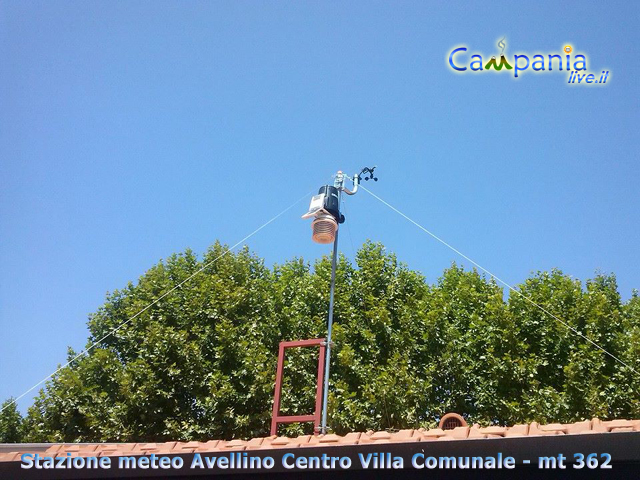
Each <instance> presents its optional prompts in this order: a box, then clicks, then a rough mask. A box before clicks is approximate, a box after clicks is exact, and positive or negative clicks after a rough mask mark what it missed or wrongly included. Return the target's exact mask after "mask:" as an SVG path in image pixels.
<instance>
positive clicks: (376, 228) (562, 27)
mask: <svg viewBox="0 0 640 480" xmlns="http://www.w3.org/2000/svg"><path fill="white" fill-rule="evenodd" d="M486 3H487V2H474V3H473V4H471V2H469V3H467V2H455V1H448V2H440V1H438V2H426V1H417V2H408V1H404V2H395V1H394V2H379V1H374V2H371V1H366V2H365V1H360V2H348V1H335V2H320V1H313V2H310V1H295V2H294V1H289V2H285V1H277V2H272V1H269V2H266V1H264V2H262V1H251V2H248V1H227V2H193V1H192V2H184V1H181V2H166V1H165V2H159V1H153V2H151V1H149V2H130V1H126V2H124V1H122V2H113V1H109V2H107V1H102V2H98V1H93V2H64V1H55V2H49V1H42V2H32V1H10V2H8V1H5V0H2V1H0V401H2V400H3V399H6V398H7V397H9V396H18V395H19V394H21V393H22V392H23V391H25V390H26V389H27V388H29V387H30V386H32V385H33V384H34V383H35V382H37V381H39V380H41V379H42V378H43V377H44V376H46V375H47V374H49V373H51V372H52V371H53V370H54V369H55V368H56V365H58V364H60V363H63V362H64V361H65V359H66V351H67V346H72V347H74V348H75V349H77V350H80V349H82V347H83V346H84V345H85V341H86V338H87V329H86V321H87V315H88V314H89V313H91V312H93V311H95V310H96V309H97V308H98V307H99V306H100V305H101V304H102V302H103V301H104V298H105V293H106V292H107V291H113V290H114V289H117V288H121V287H123V286H125V285H126V283H127V282H128V281H136V279H137V278H139V276H140V275H141V274H143V272H144V271H145V270H146V269H148V268H149V267H151V266H152V265H153V264H154V263H156V262H157V261H159V260H160V259H162V258H166V257H167V256H169V255H170V254H171V253H174V252H179V251H183V250H184V249H186V248H192V249H193V250H195V251H196V252H198V253H202V252H203V251H204V250H205V249H206V248H207V246H209V245H210V244H212V243H213V242H214V241H215V240H216V239H220V240H221V241H223V242H226V243H228V244H233V243H235V242H236V241H238V240H239V239H241V238H242V237H244V236H245V235H246V234H248V233H249V232H251V231H252V230H254V229H255V228H256V227H258V226H259V225H261V224H262V223H263V222H265V221H266V220H268V219H269V218H271V217H272V216H273V215H275V214H276V213H278V212H280V211H281V210H282V209H284V208H285V207H286V206H287V205H289V204H290V203H292V202H293V201H294V200H295V199H297V198H299V197H301V196H302V195H304V194H305V193H306V192H308V191H310V190H312V189H313V190H315V189H317V188H318V187H319V186H321V185H322V184H324V183H325V182H327V181H328V180H329V177H330V175H331V174H333V173H334V172H335V171H336V170H338V169H344V170H346V171H347V172H349V173H353V172H355V171H358V170H359V169H360V168H362V167H364V166H371V165H377V166H378V169H377V171H376V172H377V173H378V176H379V179H380V180H379V182H377V183H375V184H374V183H373V182H368V183H367V184H366V186H367V187H368V188H370V189H372V190H375V192H376V193H377V194H379V195H380V196H382V197H383V198H385V199H386V200H388V201H390V202H391V203H393V204H395V205H396V206H397V207H398V208H399V209H401V210H402V211H404V212H406V213H407V214H408V215H410V216H411V217H413V218H415V219H416V220H417V221H418V222H420V223H422V224H423V225H425V226H426V227H427V228H429V229H431V230H432V231H433V232H434V233H436V234H437V235H439V236H441V237H442V238H444V239H445V240H446V241H448V242H449V243H451V244H452V245H454V246H456V247H457V248H458V249H460V250H461V251H463V252H464V253H466V254H467V255H468V256H470V257H471V258H473V259H474V260H476V261H477V262H479V263H480V264H482V265H484V266H486V267H487V268H489V270H491V271H493V272H494V273H495V274H496V275H498V276H500V277H501V278H503V279H504V280H506V281H507V282H510V283H513V284H516V283H519V282H521V281H523V280H524V279H525V278H527V276H529V275H530V273H531V272H533V271H537V270H546V269H551V268H553V267H558V268H560V269H561V270H563V271H564V272H565V273H567V274H570V275H573V276H575V277H577V278H580V279H583V280H584V279H587V278H591V277H592V276H593V275H594V274H595V272H596V271H598V270H600V271H603V272H613V273H615V274H616V275H617V278H618V282H619V285H620V290H621V293H622V295H623V298H625V299H628V298H629V297H630V295H631V292H632V289H634V288H640V273H639V272H640V255H639V253H638V252H639V249H638V245H639V243H640V242H639V240H640V238H639V237H640V227H639V226H638V211H639V207H640V195H639V193H638V185H639V184H640V163H639V160H640V159H639V157H638V120H639V108H638V107H639V100H638V98H639V93H640V92H639V88H638V86H639V85H640V83H639V81H638V78H639V75H640V68H639V65H640V62H639V61H638V60H639V55H640V52H639V50H638V44H639V40H640V34H639V33H638V19H639V18H640V4H639V3H638V2H631V1H619V2H611V1H610V2H581V1H580V2H579V1H575V2H555V1H554V2H526V3H525V2H518V3H517V6H516V3H514V2H511V1H508V2H491V3H490V5H487V4H486ZM504 36H506V40H505V41H506V43H507V47H506V50H505V53H506V54H507V56H508V57H509V58H513V57H512V56H513V54H517V53H530V54H533V53H540V52H542V53H547V54H548V53H559V52H560V50H561V49H562V47H563V46H565V45H572V46H573V48H574V49H575V51H576V53H577V52H578V51H580V52H582V53H586V54H587V55H588V65H587V66H588V69H589V72H593V73H595V74H596V75H598V76H599V74H600V72H601V71H602V70H603V69H606V70H609V71H610V72H611V73H610V75H609V79H608V81H607V83H606V84H605V85H590V86H585V85H568V84H567V83H566V82H567V80H568V74H567V73H566V72H562V73H559V72H553V73H548V72H547V73H545V74H533V73H531V72H530V70H529V71H526V72H524V74H522V76H521V78H518V79H517V80H516V79H514V77H513V73H512V72H481V73H477V74H471V73H469V72H467V73H466V74H456V73H454V72H453V70H452V69H451V68H450V67H449V66H448V64H447V61H446V58H447V57H448V54H449V52H451V50H452V49H453V48H454V47H456V46H459V45H466V46H467V47H468V48H469V52H468V55H467V57H466V58H468V57H469V56H470V54H471V53H473V51H476V52H481V53H483V54H485V56H486V57H485V62H486V61H487V60H488V59H489V57H490V56H491V55H494V54H496V53H499V49H498V47H497V42H498V41H499V40H500V39H501V38H502V37H504ZM460 58H465V57H464V56H462V57H460ZM347 202H348V203H347V211H346V214H347V223H346V224H345V225H344V227H343V228H342V230H341V232H343V234H342V236H341V245H340V250H341V251H342V252H343V253H344V254H345V255H347V256H348V257H350V258H353V255H354V248H357V247H358V245H361V244H362V242H364V241H365V240H366V239H367V238H369V239H372V240H375V241H380V242H382V243H384V244H385V246H386V247H387V248H388V249H389V250H391V251H394V252H396V253H397V255H398V257H399V259H400V260H402V261H404V262H406V263H407V264H408V265H409V266H410V267H412V268H414V269H417V270H420V271H422V272H423V273H424V274H425V276H426V277H427V279H428V280H429V281H430V282H433V281H435V280H436V279H437V278H438V276H439V275H440V274H441V272H442V270H443V269H444V268H446V267H447V266H449V265H450V264H451V262H452V261H457V262H459V263H462V264H464V265H465V266H469V263H468V262H466V261H464V260H462V259H460V258H459V257H458V256H457V255H456V254H454V253H453V252H451V251H450V250H448V249H447V248H446V247H444V246H442V245H440V244H438V243H437V242H435V241H434V240H433V239H431V238H429V237H428V236H427V235H425V234H424V233H422V232H420V231H419V230H418V229H417V228H416V227H415V226H413V225H411V224H410V223H408V222H407V221H406V220H404V219H402V218H401V217H400V216H398V215H397V214H395V213H393V212H392V211H390V210H389V209H387V207H385V206H383V205H382V204H380V203H379V202H377V201H376V200H375V199H373V198H372V197H370V196H369V195H367V194H366V193H360V194H358V195H356V196H355V197H352V198H348V200H347ZM307 206H308V199H305V200H304V201H302V202H301V203H300V204H299V205H298V206H297V207H296V208H294V209H292V210H291V211H289V212H288V213H287V214H286V215H284V216H283V217H282V218H280V219H279V220H278V221H277V222H275V223H274V224H272V225H270V226H269V227H267V228H266V229H265V230H263V231H261V232H260V233H259V234H258V235H256V236H255V237H253V238H251V240H250V241H249V242H248V244H249V246H250V248H251V249H253V250H254V251H255V252H256V253H257V254H258V255H260V256H262V257H264V258H266V261H267V263H268V264H273V263H275V262H282V261H283V260H285V259H288V258H291V257H293V256H303V257H304V258H305V259H308V260H310V261H311V260H314V259H316V258H318V257H320V256H321V255H323V254H327V253H329V251H330V247H329V246H320V245H316V244H314V243H312V242H311V240H310V227H309V223H310V222H309V221H303V220H300V215H301V214H302V213H304V212H305V211H306V208H307ZM34 393H35V392H34ZM31 398H32V396H28V397H25V399H24V400H23V401H21V402H20V409H21V410H22V411H24V410H25V409H26V407H27V406H28V405H29V404H30V402H31Z"/></svg>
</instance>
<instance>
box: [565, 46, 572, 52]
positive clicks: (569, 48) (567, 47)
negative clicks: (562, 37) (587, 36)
mask: <svg viewBox="0 0 640 480" xmlns="http://www.w3.org/2000/svg"><path fill="white" fill-rule="evenodd" d="M571 50H573V49H572V48H571V46H570V45H567V46H566V47H564V53H571Z"/></svg>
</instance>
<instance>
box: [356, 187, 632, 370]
mask: <svg viewBox="0 0 640 480" xmlns="http://www.w3.org/2000/svg"><path fill="white" fill-rule="evenodd" d="M359 188H362V189H363V190H364V191H365V192H367V193H368V194H369V195H371V196H372V197H373V198H375V199H376V200H378V201H380V202H381V203H383V204H384V205H386V206H387V207H389V208H390V209H391V210H393V211H394V212H396V213H397V214H399V215H400V216H402V217H403V218H404V219H405V220H408V221H409V222H411V223H413V224H414V225H415V226H416V227H418V228H419V229H420V230H422V231H423V232H425V233H426V234H428V235H430V236H431V237H433V238H435V239H436V240H437V241H438V242H440V243H442V244H443V245H444V246H446V247H447V248H449V249H451V250H453V251H454V252H455V253H457V254H458V255H460V256H461V257H462V258H464V259H465V260H468V261H469V262H471V263H472V264H473V265H475V266H476V267H478V268H479V269H480V270H482V271H483V272H485V273H487V274H488V275H490V276H491V277H493V278H495V279H496V280H497V281H499V282H500V283H502V284H503V285H504V286H506V287H507V288H508V289H509V290H511V291H512V292H515V293H517V294H518V295H520V296H521V297H522V298H524V299H525V300H526V301H527V302H529V303H530V304H531V305H534V306H535V307H537V308H539V309H540V310H541V311H542V312H544V313H546V314H547V315H549V316H550V317H551V318H553V319H555V320H556V321H557V322H559V323H561V324H562V325H564V326H565V327H566V328H568V329H569V330H570V331H572V332H573V333H575V334H576V335H579V336H580V337H582V338H583V339H584V340H586V341H587V342H589V343H590V344H591V345H593V346H594V347H596V348H597V349H598V350H601V351H602V352H604V353H606V354H607V355H609V356H610V357H611V358H613V359H614V360H616V361H617V362H620V363H621V364H622V365H624V366H625V367H627V368H628V369H630V370H631V371H633V372H634V373H636V374H637V373H639V372H638V371H637V370H636V369H635V368H633V367H632V366H631V365H629V364H627V363H625V362H624V361H622V360H621V359H620V358H618V357H617V356H615V355H614V354H613V353H610V352H608V351H607V350H605V349H604V348H603V347H601V346H600V345H598V344H597V343H596V342H594V341H593V340H591V339H590V338H589V337H587V336H585V335H584V334H582V333H580V332H579V331H578V330H576V329H575V328H573V327H572V326H571V325H569V324H568V323H567V322H565V321H564V320H561V319H560V318H558V317H557V316H556V315H554V314H553V313H551V312H550V311H549V310H547V309H546V308H544V307H542V306H541V305H538V304H537V303H536V302H534V301H533V300H531V298H529V297H528V296H527V295H525V294H524V293H522V292H521V291H520V290H518V289H516V288H515V287H512V286H511V285H509V284H508V283H507V282H505V281H504V280H502V279H501V278H500V277H498V276H496V275H494V274H493V273H491V272H490V271H489V270H487V269H486V268H484V267H483V266H482V265H480V264H479V263H477V262H475V261H474V260H472V259H471V258H469V257H468V256H466V255H465V254H464V253H462V252H461V251H460V250H458V249H457V248H455V247H453V246H452V245H450V244H448V243H447V242H445V241H444V240H443V239H441V238H440V237H438V236H437V235H436V234H434V233H433V232H430V231H429V230H427V229H426V228H424V227H423V226H422V225H420V224H419V223H418V222H416V221H415V220H413V219H412V218H410V217H409V216H408V215H405V214H404V213H402V212H401V211H400V210H398V209H397V208H396V207H394V206H393V205H391V204H390V203H388V202H386V201H385V200H383V199H382V198H380V197H379V196H378V195H376V194H375V193H373V192H372V191H371V190H369V189H368V188H367V187H365V186H364V185H362V184H360V185H359Z"/></svg>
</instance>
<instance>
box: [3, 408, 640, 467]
mask: <svg viewBox="0 0 640 480" xmlns="http://www.w3.org/2000/svg"><path fill="white" fill-rule="evenodd" d="M615 432H640V420H610V421H602V420H600V419H598V418H594V419H592V420H585V421H582V422H576V423H567V424H561V423H551V424H547V425H541V424H539V423H537V422H532V423H529V424H520V425H514V426H511V427H500V426H488V427H481V426H479V425H478V424H474V425H472V426H471V427H468V426H462V427H456V428H454V429H452V430H442V429H440V428H433V429H428V430H426V429H424V428H419V429H406V430H399V431H397V432H388V431H368V432H353V433H348V434H346V435H343V436H341V435H336V434H327V435H303V436H299V437H295V438H289V437H277V436H269V437H258V438H252V439H251V440H209V441H206V442H195V441H194V442H164V443H86V444H68V443H62V444H53V445H51V446H49V447H48V448H47V449H46V450H45V451H44V453H43V454H45V455H46V456H52V457H54V456H55V457H62V456H66V455H67V453H70V454H71V456H72V457H76V456H82V457H94V456H97V457H104V456H109V457H118V456H124V455H150V454H152V453H153V454H156V455H181V454H191V453H213V452H232V451H248V450H275V449H292V448H304V447H316V448H317V447H321V448H324V447H339V446H348V445H352V446H353V445H375V444H389V443H415V442H444V441H458V440H473V439H475V440H480V439H485V438H509V437H544V436H563V435H589V434H608V433H615ZM25 447H26V448H25ZM28 452H29V453H33V452H34V450H33V449H32V448H29V447H27V446H26V445H25V446H24V447H22V448H21V445H20V444H16V449H15V451H11V452H7V453H0V462H17V461H19V460H20V455H21V454H23V453H28Z"/></svg>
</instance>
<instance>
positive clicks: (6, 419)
mask: <svg viewBox="0 0 640 480" xmlns="http://www.w3.org/2000/svg"><path fill="white" fill-rule="evenodd" d="M1 408H2V411H1V412H0V443H19V442H21V441H22V415H20V412H19V411H18V406H17V404H16V403H15V402H14V399H13V398H9V399H8V400H6V401H5V402H4V403H3V404H2V407H1Z"/></svg>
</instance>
